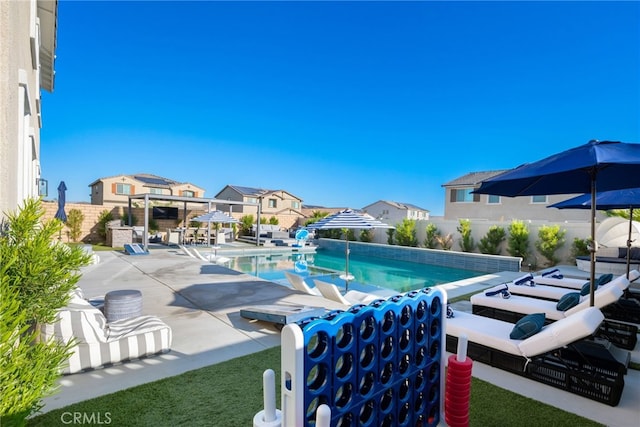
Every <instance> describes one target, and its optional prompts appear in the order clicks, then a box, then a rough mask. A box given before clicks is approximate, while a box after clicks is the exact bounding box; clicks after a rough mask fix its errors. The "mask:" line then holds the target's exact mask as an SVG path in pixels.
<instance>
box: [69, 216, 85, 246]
mask: <svg viewBox="0 0 640 427" xmlns="http://www.w3.org/2000/svg"><path fill="white" fill-rule="evenodd" d="M83 221H84V214H83V213H82V211H81V210H80V209H71V210H70V211H69V215H67V227H69V237H70V238H71V241H73V242H77V241H78V238H79V237H80V234H82V222H83Z"/></svg>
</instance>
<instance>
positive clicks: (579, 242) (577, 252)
mask: <svg viewBox="0 0 640 427" xmlns="http://www.w3.org/2000/svg"><path fill="white" fill-rule="evenodd" d="M590 241H591V238H586V239H580V238H578V237H576V238H574V239H573V243H572V244H571V257H572V258H573V260H574V261H575V259H576V257H579V256H585V255H589V254H590V253H589V242H590Z"/></svg>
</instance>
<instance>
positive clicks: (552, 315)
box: [470, 278, 638, 365]
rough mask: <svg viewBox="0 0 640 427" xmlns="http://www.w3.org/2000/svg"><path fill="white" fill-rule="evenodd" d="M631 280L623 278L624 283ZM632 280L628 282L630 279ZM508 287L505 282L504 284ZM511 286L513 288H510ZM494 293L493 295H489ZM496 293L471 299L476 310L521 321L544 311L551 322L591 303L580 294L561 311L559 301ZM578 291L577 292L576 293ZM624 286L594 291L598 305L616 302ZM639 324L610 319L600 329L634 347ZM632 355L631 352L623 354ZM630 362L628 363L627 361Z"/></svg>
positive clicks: (604, 334)
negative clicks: (570, 304) (574, 302)
mask: <svg viewBox="0 0 640 427" xmlns="http://www.w3.org/2000/svg"><path fill="white" fill-rule="evenodd" d="M626 280H627V279H626V278H622V283H624V282H625V281H626ZM627 283H628V282H627ZM503 286H504V285H503ZM509 289H511V288H509ZM487 293H488V294H490V295H487ZM492 293H493V292H491V291H489V292H480V293H477V294H475V295H472V296H471V298H470V301H471V306H472V312H473V313H474V314H478V315H480V316H485V317H492V318H495V319H499V320H504V321H505V322H517V321H518V320H520V319H521V318H523V317H524V316H526V315H527V314H533V313H544V314H545V318H546V321H547V322H552V321H555V320H560V319H564V318H567V317H570V316H572V315H574V314H575V313H578V312H580V311H582V310H584V309H586V308H588V307H589V305H590V296H589V295H585V296H580V295H579V294H578V295H577V297H576V299H578V298H579V299H578V301H577V304H576V305H574V306H573V307H571V308H569V309H567V310H564V311H562V310H558V308H557V307H558V305H559V301H549V300H544V299H539V298H532V297H527V296H523V295H511V296H510V297H509V298H506V299H505V298H502V297H501V296H499V295H491V294H492ZM574 294H577V292H574ZM622 294H623V292H622V289H621V288H620V286H607V285H605V286H603V287H601V288H598V289H597V290H596V291H595V293H594V296H595V297H594V306H595V307H597V308H599V309H602V308H604V307H607V306H608V305H610V304H613V303H615V302H616V301H618V300H619V299H620V298H621V297H622ZM637 331H638V328H637V326H633V325H628V324H624V323H621V322H618V321H615V320H611V319H608V320H607V321H606V322H603V324H602V327H601V328H600V330H599V331H598V336H602V337H606V338H607V339H609V340H610V341H611V342H613V343H614V344H616V345H617V346H618V347H620V348H624V349H627V350H630V349H633V348H634V347H635V345H636V342H637V339H638V337H637ZM623 357H624V358H627V359H628V357H629V355H628V354H626V355H624V356H623ZM627 365H628V362H627Z"/></svg>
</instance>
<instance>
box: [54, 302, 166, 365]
mask: <svg viewBox="0 0 640 427" xmlns="http://www.w3.org/2000/svg"><path fill="white" fill-rule="evenodd" d="M42 336H43V338H44V339H46V340H48V339H50V338H54V339H57V340H59V341H61V342H64V343H67V342H69V341H70V340H72V339H75V340H76V344H75V345H74V346H73V348H72V354H71V357H70V358H69V360H68V363H67V364H66V366H64V367H63V369H62V373H63V374H73V373H76V372H82V371H84V370H88V369H95V368H101V367H104V366H108V365H112V364H115V363H119V362H123V361H128V360H132V359H138V358H142V357H147V356H152V355H156V354H160V353H166V352H168V351H169V350H170V349H171V340H172V334H171V328H170V327H169V326H168V325H167V324H165V323H164V322H163V321H162V320H160V319H159V318H158V317H155V316H139V317H134V318H129V319H122V320H116V321H114V322H111V323H107V320H106V318H105V316H104V314H103V313H102V312H101V311H100V310H99V309H98V308H96V307H94V306H93V305H91V304H90V303H89V302H88V301H87V300H85V299H84V298H83V296H82V293H81V292H80V291H79V290H78V292H74V294H73V297H72V300H71V301H70V302H69V304H68V305H67V307H65V308H63V309H61V310H59V311H58V313H57V316H56V322H55V323H53V324H47V325H44V326H43V327H42Z"/></svg>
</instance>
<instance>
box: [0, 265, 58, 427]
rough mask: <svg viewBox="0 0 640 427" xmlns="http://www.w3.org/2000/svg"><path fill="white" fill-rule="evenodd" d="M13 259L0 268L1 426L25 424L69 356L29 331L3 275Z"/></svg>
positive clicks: (15, 294)
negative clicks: (39, 339) (39, 340)
mask: <svg viewBox="0 0 640 427" xmlns="http://www.w3.org/2000/svg"><path fill="white" fill-rule="evenodd" d="M14 260H15V259H14ZM14 260H7V258H3V264H2V267H1V269H0V294H1V295H2V298H0V354H2V357H0V395H1V396H2V399H0V425H24V424H25V420H26V418H27V417H28V416H29V415H31V414H34V413H36V412H37V411H39V410H40V409H41V408H42V406H43V405H42V398H43V397H45V396H47V395H49V394H51V393H52V392H53V391H54V384H55V381H56V380H57V378H58V376H59V366H60V365H61V364H62V363H63V362H64V361H65V360H66V359H67V358H68V357H69V346H68V345H63V344H61V343H58V342H56V341H53V340H52V341H49V342H38V331H37V330H36V329H34V328H30V324H29V321H28V318H27V316H26V312H25V311H24V310H22V309H21V303H20V297H19V294H18V292H17V290H16V289H14V288H12V287H11V286H9V276H8V275H7V274H6V272H7V270H8V268H9V266H10V265H11V264H12V263H13V262H14Z"/></svg>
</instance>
